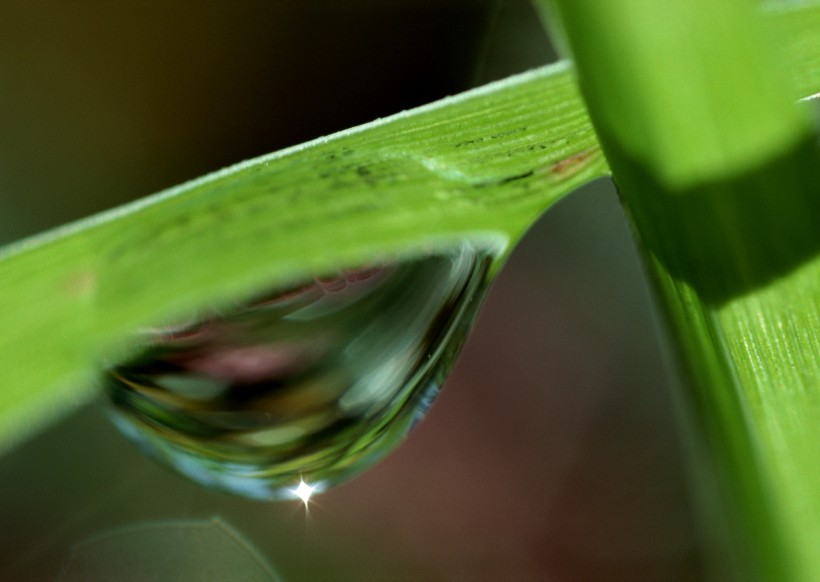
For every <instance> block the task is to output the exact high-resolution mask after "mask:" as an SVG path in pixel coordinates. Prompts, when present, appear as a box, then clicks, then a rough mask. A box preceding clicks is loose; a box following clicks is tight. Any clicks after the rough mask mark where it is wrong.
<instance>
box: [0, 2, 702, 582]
mask: <svg viewBox="0 0 820 582" xmlns="http://www.w3.org/2000/svg"><path fill="white" fill-rule="evenodd" d="M554 58H555V57H554V55H553V53H552V49H551V48H550V46H549V42H548V40H547V39H546V37H545V34H544V32H543V31H542V29H541V27H540V24H539V22H538V21H537V19H536V17H535V15H534V13H533V11H532V9H531V8H530V6H529V4H528V3H527V2H526V1H525V0H506V1H504V2H496V1H495V0H487V1H481V0H394V1H387V0H351V1H342V0H336V1H332V0H326V1H319V0H289V1H285V0H272V1H268V2H257V1H239V2H206V1H201V2H193V1H182V2H172V3H166V2H147V1H136V2H131V3H128V4H119V3H113V2H105V1H103V0H85V1H81V2H76V3H64V2H58V1H57V0H42V1H36V2H28V1H25V0H4V2H2V3H0V242H3V243H5V242H10V241H13V240H16V239H19V238H21V237H24V236H27V235H29V234H33V233H36V232H39V231H42V230H44V229H47V228H50V227H53V226H56V225H59V224H62V223H65V222H68V221H71V220H74V219H77V218H80V217H83V216H86V215H88V214H91V213H94V212H97V211H100V210H103V209H105V208H109V207H112V206H115V205H117V204H120V203H123V202H126V201H128V200H132V199H135V198H139V197H141V196H144V195H146V194H149V193H151V192H155V191H157V190H160V189H162V188H165V187H168V186H172V185H174V184H176V183H179V182H182V181H184V180H186V179H189V178H193V177H196V176H198V175H200V174H203V173H206V172H208V171H211V170H215V169H217V168H219V167H222V166H225V165H228V164H231V163H233V162H236V161H239V160H242V159H246V158H249V157H252V156H256V155H260V154H263V153H266V152H269V151H272V150H275V149H278V148H281V147H284V146H287V145H291V144H295V143H299V142H301V141H304V140H307V139H310V138H313V137H317V136H320V135H323V134H326V133H329V132H332V131H336V130H339V129H343V128H345V127H349V126H351V125H355V124H359V123H363V122H366V121H369V120H371V119H374V118H376V117H379V116H384V115H388V114H390V113H394V112H397V111H399V110H402V109H405V108H408V107H412V106H415V105H420V104H423V103H425V102H429V101H431V100H433V99H435V98H438V97H441V96H444V95H447V94H452V93H455V92H458V91H460V90H463V89H465V88H468V87H470V86H473V85H476V84H481V83H484V82H487V81H490V80H493V79H497V78H501V77H504V76H506V75H509V74H512V73H516V72H520V71H523V70H525V69H527V68H530V67H533V66H538V65H540V64H544V63H547V62H550V61H551V60H553V59H554ZM0 285H2V281H0ZM37 300H38V298H36V297H33V298H32V301H37ZM43 333H48V330H43ZM661 344H662V341H661V339H659V333H658V330H657V326H656V323H655V320H654V317H653V314H652V310H651V306H650V298H649V295H648V292H647V289H646V285H645V282H644V280H643V277H642V273H641V270H640V266H639V264H638V260H637V257H636V255H635V251H634V248H633V246H632V243H631V241H630V239H629V234H628V229H627V227H626V225H625V222H624V219H623V216H622V214H621V211H620V208H619V206H618V203H617V198H616V195H615V193H614V191H613V189H612V187H611V186H610V185H609V184H608V183H603V182H602V183H597V184H593V185H591V186H590V187H587V188H585V189H583V190H582V191H580V192H577V193H575V194H574V195H573V196H571V197H570V198H569V199H568V200H565V201H563V202H562V203H560V204H559V205H558V207H556V208H555V209H554V210H553V211H551V212H550V213H548V215H546V216H545V217H544V218H543V219H542V220H541V221H540V222H539V223H538V224H537V225H536V226H535V227H534V228H533V229H532V231H531V232H530V233H529V234H528V236H527V237H526V239H525V240H524V241H523V242H522V244H521V245H520V247H519V248H518V249H517V250H516V252H515V253H514V254H513V256H512V258H511V259H510V261H509V263H508V264H507V266H506V267H505V269H504V271H503V273H502V275H501V277H500V278H499V279H498V281H497V282H496V284H495V286H494V287H493V289H492V291H491V293H490V295H489V298H488V301H487V303H486V305H485V307H484V309H483V311H482V312H481V314H480V316H479V320H478V322H477V325H476V327H475V330H474V332H473V334H472V336H471V337H470V339H469V341H468V343H467V345H466V347H465V349H464V352H463V354H462V356H461V359H460V360H459V362H458V364H457V366H456V369H455V371H454V373H453V375H452V376H451V377H450V379H449V380H448V382H447V385H446V388H445V390H444V392H443V394H442V396H441V397H440V399H439V401H438V403H437V405H436V406H434V408H433V409H432V411H431V413H430V414H429V416H428V418H427V420H426V421H425V422H423V423H422V424H421V425H420V426H419V427H418V428H417V429H416V430H415V432H414V433H413V434H412V435H411V437H410V438H409V440H408V441H407V442H406V443H405V445H404V446H403V447H402V448H400V449H399V450H398V451H397V452H396V453H394V454H393V455H391V456H390V457H389V458H388V459H387V460H385V461H384V462H382V463H381V464H380V465H379V466H377V467H376V468H375V469H373V470H371V471H370V472H368V473H367V474H365V475H363V476H361V477H359V478H358V479H356V480H354V481H352V482H350V483H348V484H346V485H343V486H341V487H339V488H337V489H335V490H332V491H330V492H328V493H326V494H325V495H323V496H321V497H320V498H318V499H317V500H316V501H315V503H313V504H312V505H311V508H310V512H309V515H305V511H304V509H303V508H302V507H301V505H300V504H298V503H295V502H294V503H284V504H281V503H280V504H260V503H256V502H249V501H244V500H239V499H233V498H229V497H226V496H223V495H220V494H217V493H212V492H209V491H206V490H203V489H200V488H198V487H197V486H195V485H192V484H189V483H188V482H186V481H184V480H182V479H181V478H178V477H176V476H175V475H172V474H170V473H168V472H166V471H165V470H163V469H161V468H159V467H157V466H155V465H154V464H153V463H152V462H151V461H149V460H147V459H145V458H143V457H142V456H141V455H140V454H139V453H137V452H136V451H135V450H134V449H133V448H132V447H131V446H130V445H129V444H127V443H126V442H125V441H124V439H122V438H121V437H120V436H119V434H117V432H116V431H115V430H114V429H113V428H112V427H111V426H109V425H108V423H107V422H106V421H105V419H104V417H103V414H102V406H101V405H94V406H90V407H87V408H86V409H83V410H82V411H80V412H79V413H77V414H75V415H73V416H72V417H70V418H68V419H66V420H65V421H63V422H61V423H60V424H59V425H57V426H55V427H54V428H53V429H51V430H49V431H48V432H46V433H44V434H42V435H40V436H38V437H37V438H35V439H33V440H31V441H30V442H28V443H26V444H25V445H23V446H21V447H19V448H18V449H17V450H15V451H14V452H12V453H11V454H8V455H6V456H5V457H4V458H3V459H0V515H2V516H3V525H4V528H3V533H2V534H0V535H2V544H0V579H2V580H54V579H61V580H80V579H83V580H114V579H116V580H145V579H150V578H148V576H149V575H151V572H153V574H155V575H156V577H155V579H157V580H167V579H178V580H203V579H209V578H210V579H215V580H223V579H231V580H245V579H247V580H258V579H267V578H266V576H267V574H266V572H267V571H266V570H265V568H264V567H262V566H260V564H261V561H264V562H267V563H269V564H270V565H271V566H272V567H273V568H274V569H275V570H276V571H278V572H279V573H280V574H281V576H282V577H283V579H285V580H306V581H312V580H351V581H353V580H479V581H481V580H487V581H491V580H603V579H605V580H670V581H671V580H695V579H700V578H702V576H703V572H704V569H703V560H702V557H701V556H702V555H703V551H702V545H703V544H702V543H699V542H698V538H697V537H696V535H695V533H694V525H693V524H694V517H693V511H692V508H691V503H690V502H689V500H688V493H687V485H686V476H685V474H684V470H683V467H682V464H683V456H682V452H681V445H680V439H679V436H678V435H677V432H676V420H675V415H674V414H673V411H672V403H671V399H672V397H671V393H672V390H671V385H672V380H670V377H671V375H670V373H669V371H668V370H667V367H666V366H665V365H664V357H663V353H662V351H663V350H662V348H661ZM214 517H217V518H219V521H217V522H212V521H210V520H211V519H212V518H214ZM209 524H210V525H209ZM192 548H198V549H199V551H194V550H192ZM254 548H255V549H254ZM141 568H147V569H145V570H143V569H141ZM227 572H229V573H230V574H226V573H227ZM226 576H228V577H226Z"/></svg>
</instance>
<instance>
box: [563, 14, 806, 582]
mask: <svg viewBox="0 0 820 582" xmlns="http://www.w3.org/2000/svg"><path fill="white" fill-rule="evenodd" d="M559 4H560V14H561V16H562V20H563V22H564V24H565V26H566V32H567V38H568V39H569V44H570V45H571V46H572V50H573V53H574V55H575V56H576V58H577V61H576V63H577V68H578V71H579V77H580V84H581V88H582V89H583V93H584V97H585V98H586V102H587V103H588V104H589V108H590V112H591V117H592V120H593V123H594V124H595V127H596V129H597V130H598V135H599V136H600V140H601V144H602V147H603V150H604V151H605V153H606V156H607V159H608V161H609V163H610V165H611V168H612V172H613V178H614V180H615V182H616V184H617V185H618V188H619V192H620V194H621V198H622V200H623V202H624V206H625V208H626V210H627V213H628V214H629V216H630V218H631V220H632V223H633V226H634V229H635V233H636V236H637V238H638V241H639V243H640V246H641V248H642V251H643V253H644V256H645V259H646V265H647V268H648V269H647V270H648V271H649V273H650V275H651V276H652V277H653V279H654V283H655V285H656V289H657V290H658V292H659V296H660V299H661V301H662V304H663V307H664V309H665V311H666V315H667V318H668V322H669V323H670V327H671V330H672V332H673V334H674V336H675V339H676V341H677V346H676V347H677V348H678V355H679V356H680V357H681V359H682V361H683V364H684V367H685V369H686V371H687V372H688V375H689V380H690V383H689V384H690V385H689V386H688V388H687V392H686V398H687V400H688V402H689V403H690V404H692V405H693V406H692V409H693V412H694V414H693V415H692V419H693V421H694V423H695V425H696V426H697V430H695V431H693V432H694V434H696V436H697V437H698V438H703V439H704V443H701V444H702V445H705V446H702V448H701V451H700V452H701V453H702V454H703V455H704V457H705V458H706V459H707V460H708V461H710V463H709V464H708V465H709V466H711V468H713V469H714V470H715V473H716V475H717V477H718V480H719V481H720V486H721V493H722V494H723V505H724V507H725V509H726V512H727V514H728V516H729V517H730V524H731V527H732V528H733V530H734V531H733V532H732V537H733V540H734V541H735V542H737V543H736V548H737V549H739V550H740V552H742V554H741V562H742V563H744V565H745V566H746V567H747V568H750V570H749V571H748V572H744V573H743V574H741V577H742V578H744V579H746V578H748V577H750V574H751V573H752V572H753V573H754V577H755V578H759V579H764V580H806V581H809V580H817V579H819V578H820V559H818V556H819V554H818V553H817V548H818V547H820V472H818V471H817V468H816V465H817V450H818V444H820V229H819V228H818V224H817V218H818V217H820V142H818V139H817V131H816V127H815V126H814V124H812V122H811V116H810V109H809V106H808V105H807V104H800V103H798V97H799V95H801V94H802V93H801V91H797V90H794V89H793V87H792V85H800V84H801V83H802V82H803V81H802V78H808V77H811V76H813V75H814V74H816V73H812V72H810V70H809V69H808V68H807V67H806V66H805V65H801V66H800V67H798V69H797V71H799V72H797V74H795V72H794V71H787V70H783V69H782V67H781V66H779V63H778V62H777V61H778V60H780V59H782V58H783V57H782V55H783V52H782V50H780V49H779V47H777V35H780V34H786V33H785V32H784V31H785V28H784V27H783V26H782V24H783V22H784V21H780V22H777V21H775V22H773V21H771V20H768V21H766V20H765V19H762V18H760V17H759V16H760V15H759V14H757V13H755V11H754V10H753V8H752V6H753V5H752V4H751V3H750V2H747V1H746V0H724V1H722V2H719V3H716V2H712V1H711V0H670V1H668V2H664V3H648V2H644V1H642V0H613V1H612V2H609V3H606V6H605V7H604V5H603V4H602V3H599V2H595V1H593V0H566V1H561V2H560V3H559ZM767 10H768V11H771V12H770V14H774V13H780V14H784V15H788V17H789V18H791V17H796V15H797V14H798V13H800V16H801V17H802V18H803V21H802V25H803V26H805V27H806V28H805V29H804V30H805V31H806V36H802V37H801V38H800V39H799V40H798V39H797V35H795V36H794V37H793V40H792V41H791V42H793V43H794V44H792V46H793V47H795V46H800V47H801V48H800V49H797V50H801V51H805V52H806V54H807V55H808V54H809V53H811V52H812V51H811V50H807V47H808V46H810V44H811V43H812V42H815V41H814V40H813V39H816V38H818V34H817V32H818V30H820V17H818V14H820V5H818V4H817V3H813V4H809V3H791V4H787V5H784V6H783V7H782V8H778V7H777V6H776V5H769V8H768V9H767ZM779 10H781V11H782V12H778V11H779ZM625 31H626V32H625ZM590 33H592V34H590ZM773 33H774V34H773ZM809 35H811V36H809ZM763 49H766V50H763ZM770 51H771V54H770ZM613 55H618V56H622V55H623V56H624V59H623V61H622V62H621V63H619V62H616V61H615V60H613ZM772 55H774V56H775V57H778V58H772ZM807 59H808V62H810V63H812V64H811V65H809V66H810V67H813V68H814V69H816V68H817V66H818V63H817V61H816V60H814V57H808V56H807ZM621 64H622V65H623V66H620V65H621ZM670 64H673V66H670ZM790 82H791V83H790ZM802 88H803V89H806V87H805V86H802ZM808 92H809V93H811V94H816V93H817V91H816V90H815V89H811V88H809V91H808ZM703 460H704V459H700V461H701V462H700V463H699V464H700V467H699V468H700V469H701V471H702V466H703V465H704V463H703V462H702V461H703ZM726 560H727V559H726V557H725V556H724V561H726Z"/></svg>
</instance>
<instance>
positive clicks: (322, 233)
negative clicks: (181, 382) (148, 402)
mask: <svg viewBox="0 0 820 582" xmlns="http://www.w3.org/2000/svg"><path fill="white" fill-rule="evenodd" d="M605 173H606V164H605V162H604V160H603V157H602V156H601V154H600V151H599V149H598V146H597V143H596V140H595V137H594V134H593V132H592V129H591V127H590V124H589V120H588V119H587V117H586V113H585V110H584V108H583V106H582V105H581V102H580V101H579V98H578V95H577V91H576V87H575V84H574V82H573V78H572V75H571V72H570V70H569V69H568V67H567V66H566V64H559V65H555V66H552V67H548V68H546V69H541V70H538V71H534V72H531V73H527V74H524V75H521V76H518V77H515V78H512V79H508V80H506V81H502V82H500V83H495V84H492V85H489V86H487V87H483V88H480V89H477V90H474V91H471V92H468V93H465V94H463V95H459V96H457V97H454V98H450V99H445V100H443V101H441V102H438V103H435V104H433V105H430V106H426V107H422V108H420V109H417V110H414V111H411V112H406V113H401V114H399V115H396V116H394V117H391V118H389V119H385V120H379V121H376V122H374V123H371V124H368V125H365V126H362V127H359V128H356V129H353V130H349V131H345V132H342V133H340V134H336V135H333V136H331V137H328V138H323V139H319V140H316V141H313V142H310V143H307V144H304V145H300V146H297V147H294V148H291V149H288V150H284V151H281V152H278V153H274V154H271V155H268V156H265V157H262V158H259V159H255V160H252V161H249V162H245V163H242V164H239V165H237V166H234V167H231V168H228V169H226V170H222V171H220V172H216V173H214V174H212V175H209V176H205V177H203V178H201V179H198V180H195V181H193V182H190V183H187V184H183V185H182V186H180V187H177V188H174V189H172V190H169V191H167V192H163V193H160V194H158V195H156V196H154V197H151V198H147V199H145V200H142V201H139V202H137V203H135V204H131V205H128V206H125V207H122V208H119V209H116V210H114V211H112V212H108V213H104V214H101V215H99V216H96V217H92V218H90V219H88V220H85V221H82V222H79V223H77V224H73V225H69V226H67V227H65V228H63V229H61V230H58V231H56V232H53V233H49V234H46V235H45V236H41V237H37V238H34V239H31V240H27V241H23V242H22V243H19V244H18V245H16V246H13V247H11V248H8V249H6V250H5V251H4V252H3V253H2V254H0V281H2V287H0V303H2V305H3V308H2V310H0V329H2V330H3V334H2V336H0V367H1V368H2V369H3V370H4V378H5V382H4V385H3V388H2V390H0V449H3V448H6V447H8V446H10V445H12V444H13V443H14V442H15V441H17V440H19V439H20V438H22V437H23V436H25V435H26V434H28V433H31V432H32V431H34V430H37V429H39V428H40V427H41V426H42V425H43V424H44V423H45V422H46V421H48V420H49V419H51V418H53V417H54V416H56V415H58V414H62V413H64V412H66V411H67V410H69V409H71V408H72V407H74V406H77V405H79V404H82V403H83V402H86V401H87V399H88V398H89V397H90V396H92V395H93V392H94V390H93V388H94V380H93V375H94V373H95V372H96V371H98V370H99V369H100V368H101V367H104V366H105V364H106V362H109V363H110V362H116V361H117V360H118V359H120V358H122V357H124V356H125V355H126V354H127V352H128V349H129V339H130V338H131V337H132V334H133V333H134V331H135V330H137V329H139V328H141V327H143V326H149V325H155V324H157V323H161V322H166V321H168V320H173V319H175V318H181V317H185V316H187V315H190V314H191V313H195V312H197V311H199V310H202V309H203V308H206V307H208V306H214V305H219V304H221V303H224V302H230V301H233V300H236V299H238V298H242V297H247V296H250V295H253V294H255V293H258V292H260V291H262V290H265V289H269V288H271V287H274V286H277V285H282V284H287V283H288V282H290V281H293V280H296V279H299V278H302V277H305V276H313V275H317V274H322V273H324V272H329V271H333V270H336V269H339V268H344V267H351V266H360V265H362V264H366V263H370V262H372V261H373V260H374V259H377V258H386V257H399V256H404V255H409V254H419V253H424V252H429V251H430V250H433V249H435V248H437V247H447V246H449V245H452V244H453V242H454V241H458V240H463V239H464V238H470V239H472V240H474V241H476V242H477V243H478V244H484V245H488V246H490V247H492V250H493V252H494V253H497V254H500V255H503V254H504V253H506V252H508V251H509V250H510V248H511V247H512V245H513V244H514V243H515V241H516V240H517V239H518V237H519V236H520V235H521V233H522V232H523V231H524V230H525V229H526V228H527V227H528V225H529V224H530V223H531V222H532V221H533V220H534V219H535V218H536V217H537V216H538V215H539V214H540V213H541V212H542V211H543V209H544V208H546V207H548V206H549V205H550V204H552V203H553V202H554V201H556V200H558V199H559V198H560V197H561V196H563V195H564V194H566V193H567V192H569V191H571V190H572V189H573V188H575V187H576V186H578V185H580V184H583V183H584V182H587V181H589V180H592V179H594V178H596V177H598V176H602V175H604V174H605Z"/></svg>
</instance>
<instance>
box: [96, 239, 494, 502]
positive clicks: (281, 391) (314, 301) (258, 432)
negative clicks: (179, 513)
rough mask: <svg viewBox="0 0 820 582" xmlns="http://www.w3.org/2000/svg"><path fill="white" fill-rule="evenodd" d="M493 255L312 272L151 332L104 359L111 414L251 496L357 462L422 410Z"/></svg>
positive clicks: (332, 476) (349, 468)
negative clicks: (129, 350)
mask: <svg viewBox="0 0 820 582" xmlns="http://www.w3.org/2000/svg"><path fill="white" fill-rule="evenodd" d="M492 260H493V255H492V254H491V253H489V252H486V251H483V250H481V249H479V248H476V247H474V246H473V245H470V244H466V243H465V244H462V245H461V246H460V247H458V248H456V249H453V251H452V252H449V253H441V254H436V255H431V256H426V257H421V258H416V259H413V260H407V261H402V262H398V263H395V264H389V265H374V266H369V267H367V268H362V269H358V270H349V271H343V272H340V273H338V274H337V275H336V276H333V277H326V278H317V279H313V280H310V281H306V282H305V283H304V284H303V285H297V286H293V287H291V288H288V289H284V290H281V291H279V292H276V293H271V294H269V295H267V296H266V297H263V298H261V299H258V300H255V301H253V302H250V303H248V304H245V305H242V306H240V307H237V308H234V309H232V310H230V311H229V312H226V311H222V312H220V313H219V314H214V315H212V316H209V317H207V318H205V319H203V320H201V321H198V322H196V323H195V324H191V325H186V326H180V327H177V328H167V329H159V330H154V331H152V332H151V334H150V337H149V339H148V341H147V342H146V345H145V348H144V349H143V351H142V352H141V353H140V354H138V355H137V356H136V357H135V358H134V359H132V360H131V361H129V362H127V363H124V364H122V365H119V366H117V367H116V368H114V369H112V370H111V371H110V373H109V374H108V375H107V376H106V379H105V387H106V391H107V393H108V394H109V396H110V400H111V402H112V404H113V407H112V410H113V415H112V416H113V418H114V421H115V424H116V425H117V426H118V427H119V428H120V429H121V430H122V432H123V433H124V434H125V435H126V436H127V437H128V438H129V439H131V440H132V441H134V442H135V443H136V444H137V445H138V446H140V447H141V448H142V449H143V450H144V451H145V452H147V453H148V454H149V455H151V456H153V457H154V458H156V459H157V460H159V461H160V462H162V463H165V464H166V465H168V466H170V467H172V468H173V469H175V470H176V471H178V472H179V473H182V474H183V475H185V476H187V477H189V478H190V479H192V480H194V481H196V482H198V483H200V484H202V485H205V486H207V487H210V488H214V489H219V490H222V491H225V492H229V493H233V494H236V495H240V496H244V497H249V498H254V499H285V498H295V497H297V496H298V495H299V493H298V490H297V488H298V486H299V485H300V483H303V482H304V483H307V484H309V485H310V486H311V487H313V488H314V489H313V491H314V492H321V491H322V490H324V489H326V488H327V487H329V486H331V485H334V484H336V483H339V482H340V481H343V480H345V479H347V478H349V477H351V476H352V475H354V474H356V473H358V472H359V471H361V470H363V469H365V468H367V467H368V466H370V465H372V464H373V463H374V462H376V461H377V460H378V459H379V458H381V457H382V456H383V455H385V454H386V453H387V452H389V451H390V450H392V449H393V448H394V447H395V446H396V445H397V444H398V442H399V441H400V440H401V438H402V437H403V436H404V435H405V434H406V433H407V431H408V430H409V429H410V428H411V427H412V426H413V424H415V422H416V421H417V420H418V419H419V418H420V417H421V415H423V413H424V412H425V410H426V409H427V407H428V406H429V404H430V402H431V401H432V399H433V398H434V397H435V395H436V394H437V392H438V390H439V387H440V385H441V383H442V381H443V380H444V376H445V374H446V372H447V371H448V370H449V368H450V366H451V365H452V363H453V360H454V358H455V356H456V354H457V352H458V350H459V348H460V347H461V345H462V343H463V341H464V338H465V335H466V332H467V329H468V327H469V325H470V323H471V321H472V319H473V316H474V315H475V311H476V309H477V307H478V304H479V302H480V299H481V296H482V294H483V292H484V291H485V289H486V287H487V284H488V272H489V270H490V266H491V264H492Z"/></svg>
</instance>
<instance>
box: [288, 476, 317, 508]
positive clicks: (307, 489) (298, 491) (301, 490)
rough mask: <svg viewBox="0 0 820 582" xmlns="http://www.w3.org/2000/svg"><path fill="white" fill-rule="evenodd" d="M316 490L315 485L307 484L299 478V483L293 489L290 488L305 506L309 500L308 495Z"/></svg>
mask: <svg viewBox="0 0 820 582" xmlns="http://www.w3.org/2000/svg"><path fill="white" fill-rule="evenodd" d="M315 490H316V487H314V486H313V485H308V484H307V483H305V482H304V481H303V480H301V479H300V480H299V485H298V486H297V487H296V488H295V489H291V492H292V493H293V494H294V495H295V496H296V497H298V498H299V499H301V500H302V503H304V504H305V506H307V504H308V501H310V496H311V495H313V492H314V491H315Z"/></svg>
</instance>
